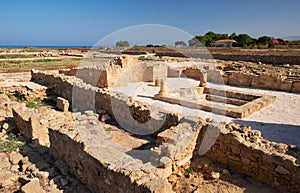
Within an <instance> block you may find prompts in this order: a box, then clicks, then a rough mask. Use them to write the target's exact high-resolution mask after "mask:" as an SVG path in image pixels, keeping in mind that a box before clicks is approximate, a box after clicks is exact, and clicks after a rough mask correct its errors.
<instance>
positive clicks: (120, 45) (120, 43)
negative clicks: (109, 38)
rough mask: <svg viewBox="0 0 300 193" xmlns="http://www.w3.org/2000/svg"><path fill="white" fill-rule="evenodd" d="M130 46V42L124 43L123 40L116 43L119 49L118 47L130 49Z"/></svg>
mask: <svg viewBox="0 0 300 193" xmlns="http://www.w3.org/2000/svg"><path fill="white" fill-rule="evenodd" d="M128 46H129V43H128V41H122V40H120V41H117V42H116V47H117V48H118V47H128Z"/></svg>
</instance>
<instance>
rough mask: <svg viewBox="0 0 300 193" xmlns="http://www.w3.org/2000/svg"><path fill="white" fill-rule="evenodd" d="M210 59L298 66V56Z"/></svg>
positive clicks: (233, 55)
mask: <svg viewBox="0 0 300 193" xmlns="http://www.w3.org/2000/svg"><path fill="white" fill-rule="evenodd" d="M212 57H213V58H215V59H219V60H229V61H247V62H262V63H267V64H300V56H281V55H264V54H256V55H254V54H249V55H244V54H212Z"/></svg>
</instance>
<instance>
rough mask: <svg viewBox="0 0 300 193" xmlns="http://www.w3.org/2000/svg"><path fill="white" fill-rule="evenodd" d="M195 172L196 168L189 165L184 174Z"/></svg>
mask: <svg viewBox="0 0 300 193" xmlns="http://www.w3.org/2000/svg"><path fill="white" fill-rule="evenodd" d="M192 173H194V169H193V168H192V167H188V168H187V169H186V170H185V172H184V175H185V176H188V175H189V174H192Z"/></svg>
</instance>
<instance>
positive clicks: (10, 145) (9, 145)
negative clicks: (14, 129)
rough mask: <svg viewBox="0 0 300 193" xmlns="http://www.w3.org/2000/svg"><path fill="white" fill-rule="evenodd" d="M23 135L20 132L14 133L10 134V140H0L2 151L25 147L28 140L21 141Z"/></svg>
mask: <svg viewBox="0 0 300 193" xmlns="http://www.w3.org/2000/svg"><path fill="white" fill-rule="evenodd" d="M21 140H22V136H21V135H20V134H17V135H14V134H11V133H10V134H9V135H8V140H4V141H2V140H0V152H8V151H15V150H17V149H18V148H20V147H23V146H24V145H25V144H26V142H24V141H21Z"/></svg>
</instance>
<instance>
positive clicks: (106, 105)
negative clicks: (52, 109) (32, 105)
mask: <svg viewBox="0 0 300 193" xmlns="http://www.w3.org/2000/svg"><path fill="white" fill-rule="evenodd" d="M32 79H33V80H34V81H36V82H40V83H48V84H50V85H52V86H53V90H54V92H55V93H56V94H57V95H58V96H61V97H63V98H65V99H67V100H68V101H69V102H70V106H71V107H72V109H73V111H74V110H75V111H81V112H83V111H86V110H93V111H94V112H97V111H101V110H105V111H106V112H107V113H108V114H110V115H111V116H112V117H115V118H117V120H118V121H119V122H122V123H123V124H124V125H128V124H129V125H130V127H133V128H140V127H141V125H140V124H141V123H145V122H147V121H148V120H149V119H150V118H151V117H150V106H149V105H148V104H143V103H141V102H138V101H134V100H132V99H131V98H128V97H127V96H125V95H124V94H121V93H113V92H111V91H110V90H109V89H107V88H103V89H100V88H96V87H94V86H92V85H89V84H86V83H84V82H83V81H82V80H80V79H77V78H74V77H69V76H65V75H62V74H54V75H53V74H51V73H47V72H41V71H36V70H33V71H32ZM74 92H75V93H76V94H74V95H76V97H73V96H72V93H74ZM71 104H72V105H71ZM153 111H154V110H153V109H152V113H153ZM160 111H162V109H159V108H157V109H156V110H155V112H156V113H157V114H158V116H159V117H158V118H157V119H154V120H153V121H152V122H151V123H152V124H149V125H146V126H145V129H147V130H148V131H149V132H150V131H151V130H153V129H156V128H157V126H156V125H159V124H160V123H161V122H162V121H163V119H164V120H165V121H164V123H163V124H162V125H161V128H160V129H159V130H158V131H156V132H155V133H158V132H160V131H163V130H165V129H167V128H169V127H170V126H174V125H177V124H178V122H179V121H180V116H179V115H177V114H176V113H172V112H170V113H163V114H162V113H160ZM150 133H152V132H150Z"/></svg>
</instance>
